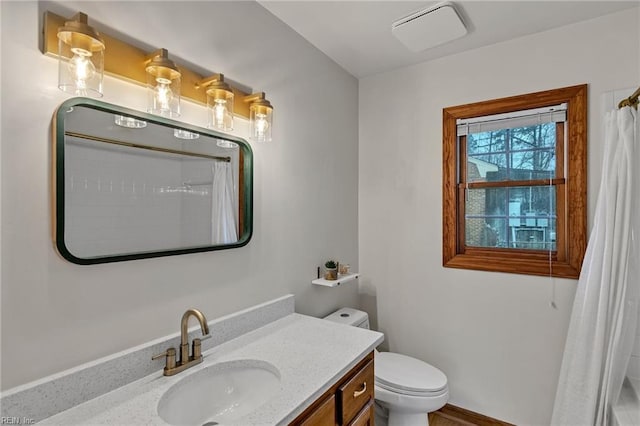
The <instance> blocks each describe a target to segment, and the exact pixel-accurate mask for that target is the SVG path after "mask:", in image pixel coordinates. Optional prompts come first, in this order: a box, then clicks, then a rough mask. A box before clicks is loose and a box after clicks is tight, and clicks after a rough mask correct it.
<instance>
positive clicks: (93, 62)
mask: <svg viewBox="0 0 640 426" xmlns="http://www.w3.org/2000/svg"><path fill="white" fill-rule="evenodd" d="M74 24H75V25H74ZM83 25H84V26H86V27H88V28H89V29H90V31H93V29H91V27H89V26H87V25H86V24H82V23H81V22H75V21H70V22H67V23H66V24H65V26H64V27H62V28H61V29H60V31H59V32H58V87H59V88H60V90H62V91H63V92H67V93H71V94H73V95H74V96H91V97H94V98H100V97H102V78H103V76H104V48H105V46H104V43H103V42H102V40H100V39H99V38H94V37H99V36H98V35H97V33H95V32H94V34H93V36H92V35H87V34H83V33H82V32H76V31H75V30H77V31H84V30H85V28H84V27H83Z"/></svg>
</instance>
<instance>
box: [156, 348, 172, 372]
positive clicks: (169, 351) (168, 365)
mask: <svg viewBox="0 0 640 426" xmlns="http://www.w3.org/2000/svg"><path fill="white" fill-rule="evenodd" d="M163 356H166V357H167V361H166V364H165V367H164V369H165V370H170V369H172V368H175V367H176V349H175V348H168V349H167V350H166V351H164V352H162V353H161V354H157V355H154V356H152V357H151V359H152V360H155V359H158V358H162V357H163Z"/></svg>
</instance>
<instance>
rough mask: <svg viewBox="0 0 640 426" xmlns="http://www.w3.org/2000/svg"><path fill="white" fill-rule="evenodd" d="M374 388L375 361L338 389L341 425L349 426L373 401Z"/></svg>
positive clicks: (370, 362)
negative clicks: (347, 425)
mask: <svg viewBox="0 0 640 426" xmlns="http://www.w3.org/2000/svg"><path fill="white" fill-rule="evenodd" d="M374 386H375V383H374V372H373V360H371V361H369V362H368V363H367V364H366V365H365V366H364V367H362V368H361V369H360V370H359V371H358V372H356V374H355V375H354V376H353V377H352V378H351V379H350V380H348V381H347V382H345V383H344V384H343V385H342V386H340V387H339V388H338V392H337V396H338V403H339V404H340V410H339V411H338V413H339V418H340V423H341V424H343V425H346V424H349V422H351V420H352V419H353V418H354V417H355V416H356V414H357V413H359V412H360V410H362V408H363V407H364V406H365V405H367V403H368V402H370V401H373V389H374Z"/></svg>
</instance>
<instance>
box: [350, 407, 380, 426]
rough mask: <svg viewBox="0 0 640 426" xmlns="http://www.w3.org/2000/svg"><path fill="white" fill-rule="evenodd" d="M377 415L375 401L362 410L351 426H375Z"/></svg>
mask: <svg viewBox="0 0 640 426" xmlns="http://www.w3.org/2000/svg"><path fill="white" fill-rule="evenodd" d="M374 413H375V407H374V406H373V401H369V403H368V404H367V405H365V406H364V408H363V409H362V410H360V412H359V413H358V415H357V416H356V418H355V419H353V421H352V422H351V423H349V426H374V424H373V417H374Z"/></svg>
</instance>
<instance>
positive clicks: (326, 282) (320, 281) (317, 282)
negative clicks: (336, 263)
mask: <svg viewBox="0 0 640 426" xmlns="http://www.w3.org/2000/svg"><path fill="white" fill-rule="evenodd" d="M359 276H360V274H358V273H352V274H345V275H338V279H337V280H325V279H324V278H318V279H317V280H313V281H311V284H315V285H322V286H325V287H337V286H339V285H340V284H343V283H346V282H349V281H353V280H355V279H356V278H358V277H359Z"/></svg>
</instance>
